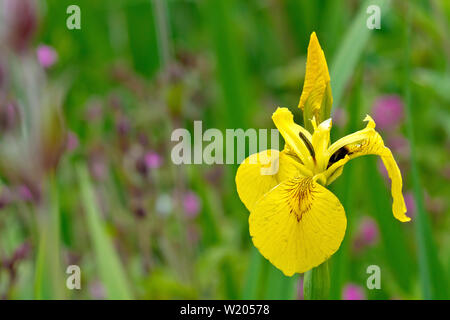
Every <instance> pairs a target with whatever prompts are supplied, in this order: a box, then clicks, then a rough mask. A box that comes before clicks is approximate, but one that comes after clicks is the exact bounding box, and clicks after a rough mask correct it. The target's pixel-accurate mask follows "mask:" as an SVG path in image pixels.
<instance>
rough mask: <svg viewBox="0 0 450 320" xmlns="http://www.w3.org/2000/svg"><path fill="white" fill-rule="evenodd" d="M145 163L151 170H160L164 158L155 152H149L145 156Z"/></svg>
mask: <svg viewBox="0 0 450 320" xmlns="http://www.w3.org/2000/svg"><path fill="white" fill-rule="evenodd" d="M144 163H145V165H146V167H147V168H149V169H158V168H159V167H161V165H162V157H161V156H160V155H159V154H158V153H156V152H154V151H149V152H147V153H146V154H145V155H144Z"/></svg>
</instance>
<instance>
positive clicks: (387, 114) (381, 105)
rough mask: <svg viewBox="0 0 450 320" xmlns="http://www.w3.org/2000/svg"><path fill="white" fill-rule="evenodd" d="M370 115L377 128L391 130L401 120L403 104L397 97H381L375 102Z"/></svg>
mask: <svg viewBox="0 0 450 320" xmlns="http://www.w3.org/2000/svg"><path fill="white" fill-rule="evenodd" d="M372 113H373V119H374V120H375V122H376V124H377V127H378V128H380V129H381V130H389V129H393V128H395V127H396V126H397V125H398V124H399V123H400V122H401V121H402V119H403V102H402V100H401V98H400V97H399V96H397V95H386V96H381V97H380V98H378V99H377V100H376V101H375V103H374V105H373V108H372Z"/></svg>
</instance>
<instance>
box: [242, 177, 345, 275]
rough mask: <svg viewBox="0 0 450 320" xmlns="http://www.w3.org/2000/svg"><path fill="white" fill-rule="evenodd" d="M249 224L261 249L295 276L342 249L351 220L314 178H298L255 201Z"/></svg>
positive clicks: (276, 264) (278, 265)
mask: <svg viewBox="0 0 450 320" xmlns="http://www.w3.org/2000/svg"><path fill="white" fill-rule="evenodd" d="M249 226H250V235H251V236H252V240H253V244H254V245H255V247H257V248H258V250H259V252H260V253H261V254H262V255H263V256H264V257H265V258H266V259H268V260H269V261H270V262H271V263H272V264H273V265H274V266H275V267H277V268H278V269H280V270H281V271H282V272H283V273H284V274H285V275H287V276H292V275H293V274H294V273H303V272H306V271H308V270H310V269H311V268H314V267H316V266H318V265H319V264H321V263H322V262H324V261H325V260H327V259H328V258H329V257H330V256H331V255H332V254H334V253H335V252H336V251H337V250H338V249H339V246H340V245H341V242H342V239H343V238H344V234H345V229H346V226H347V219H346V217H345V212H344V208H343V207H342V205H341V203H340V202H339V200H338V199H337V198H336V196H335V195H334V194H332V193H331V192H330V191H329V190H327V189H326V188H325V187H322V186H321V185H320V184H318V183H316V182H315V181H314V180H313V179H312V178H294V179H289V180H286V181H284V182H282V183H281V184H279V185H278V186H277V187H275V188H273V189H272V190H271V191H269V192H268V193H267V194H266V195H265V196H264V197H263V198H261V200H259V201H258V202H257V203H256V204H255V206H254V208H253V210H252V211H251V213H250V217H249Z"/></svg>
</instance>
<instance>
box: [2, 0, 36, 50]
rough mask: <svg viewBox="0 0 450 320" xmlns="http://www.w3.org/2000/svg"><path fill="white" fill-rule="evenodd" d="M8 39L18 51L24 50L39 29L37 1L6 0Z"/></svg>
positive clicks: (4, 4) (4, 10)
mask: <svg viewBox="0 0 450 320" xmlns="http://www.w3.org/2000/svg"><path fill="white" fill-rule="evenodd" d="M3 12H4V13H5V20H6V27H7V31H6V32H7V40H8V42H9V44H10V45H11V47H12V48H13V49H14V50H16V51H17V52H20V53H21V52H23V51H25V50H26V49H27V48H28V45H29V43H30V41H31V39H32V37H33V35H34V33H35V31H36V29H37V23H38V18H37V10H36V2H35V1H31V0H4V1H3Z"/></svg>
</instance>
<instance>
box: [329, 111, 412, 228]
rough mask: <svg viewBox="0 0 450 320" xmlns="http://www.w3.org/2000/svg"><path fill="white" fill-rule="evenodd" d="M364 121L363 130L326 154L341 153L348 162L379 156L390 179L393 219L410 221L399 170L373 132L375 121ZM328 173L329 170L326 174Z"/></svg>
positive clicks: (370, 119)
mask: <svg viewBox="0 0 450 320" xmlns="http://www.w3.org/2000/svg"><path fill="white" fill-rule="evenodd" d="M364 121H367V122H368V124H367V126H366V128H365V129H363V130H360V131H357V132H355V133H352V134H350V135H348V136H346V137H343V138H341V139H339V140H338V141H336V142H335V143H333V144H332V145H331V146H330V148H329V149H328V154H329V155H330V156H331V158H333V155H335V154H337V153H338V152H341V153H342V154H344V155H346V156H348V160H350V159H354V158H356V157H359V156H363V155H368V154H372V155H378V156H380V157H381V160H382V161H383V163H384V166H385V167H386V170H387V172H388V174H389V178H390V179H391V194H392V198H393V204H392V212H393V214H394V217H395V218H397V219H398V220H400V221H402V222H407V221H410V220H411V218H409V217H408V216H406V214H405V213H406V205H405V201H404V199H403V194H402V185H403V182H402V175H401V173H400V169H399V168H398V166H397V163H396V162H395V159H394V156H393V155H392V152H391V150H389V148H387V147H386V146H385V145H384V142H383V138H382V137H381V136H380V135H379V133H378V132H376V131H375V121H373V119H372V118H371V117H370V116H366V118H365V119H364ZM342 151H343V152H342ZM342 160H344V161H343V162H342V165H343V164H345V163H346V162H347V161H348V160H346V159H342ZM336 164H337V163H336ZM330 169H332V167H330V168H329V170H330ZM327 171H328V170H327ZM330 173H331V170H330V171H329V172H328V174H330ZM325 175H327V173H326V174H325Z"/></svg>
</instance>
